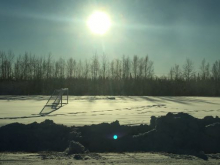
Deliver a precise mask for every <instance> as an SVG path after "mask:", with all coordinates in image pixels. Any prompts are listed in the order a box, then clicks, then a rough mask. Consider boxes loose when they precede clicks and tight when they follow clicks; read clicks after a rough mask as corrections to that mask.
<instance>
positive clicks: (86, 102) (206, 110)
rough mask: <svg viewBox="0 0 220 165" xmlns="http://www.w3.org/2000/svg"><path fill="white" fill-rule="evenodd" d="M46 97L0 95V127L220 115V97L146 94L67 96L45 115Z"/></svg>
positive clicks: (68, 124) (131, 123)
mask: <svg viewBox="0 0 220 165" xmlns="http://www.w3.org/2000/svg"><path fill="white" fill-rule="evenodd" d="M48 98H49V96H0V126H3V125H6V124H9V123H13V122H19V123H24V124H27V123H32V122H34V121H36V122H42V121H44V120H45V119H51V120H53V121H54V122H55V123H58V124H64V125H67V126H71V125H76V126H80V125H91V124H98V123H102V122H113V121H115V120H119V122H120V124H126V125H136V124H145V123H147V124H148V123H149V122H150V117H151V116H153V115H154V116H161V115H165V114H167V113H168V112H174V113H177V112H185V113H189V114H190V115H192V116H194V117H197V118H203V117H205V116H214V117H215V116H219V117H220V98H219V97H148V96H116V97H115V99H112V98H113V97H111V99H109V97H108V96H95V97H94V96H82V97H80V96H70V97H69V104H67V105H65V106H63V107H62V108H60V109H58V110H57V111H54V112H52V113H51V114H49V115H47V116H40V115H39V112H40V111H41V110H42V108H43V106H44V105H45V104H46V102H47V99H48Z"/></svg>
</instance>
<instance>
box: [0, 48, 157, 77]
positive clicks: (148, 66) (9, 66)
mask: <svg viewBox="0 0 220 165" xmlns="http://www.w3.org/2000/svg"><path fill="white" fill-rule="evenodd" d="M0 61H1V63H0V67H1V69H0V79H2V80H9V79H15V80H32V79H51V78H85V79H97V78H100V77H101V78H104V79H105V78H113V79H122V78H128V77H133V78H137V77H144V78H152V77H153V75H154V69H153V62H152V61H150V60H149V57H148V56H146V57H145V58H143V57H142V58H139V57H138V56H136V55H135V56H134V57H133V59H130V58H129V57H125V56H123V58H122V59H121V60H120V59H115V60H112V61H109V60H108V59H107V56H106V55H103V56H102V57H101V59H99V57H98V56H97V55H94V56H93V57H92V58H91V60H85V61H83V62H82V61H81V60H79V61H76V60H74V59H73V58H70V59H68V60H64V59H62V58H60V59H58V60H55V59H53V58H52V55H51V54H49V55H48V56H46V57H36V56H35V55H31V54H29V53H25V54H24V55H20V56H18V57H17V58H15V56H14V54H13V53H12V52H9V53H8V54H6V53H5V52H0Z"/></svg>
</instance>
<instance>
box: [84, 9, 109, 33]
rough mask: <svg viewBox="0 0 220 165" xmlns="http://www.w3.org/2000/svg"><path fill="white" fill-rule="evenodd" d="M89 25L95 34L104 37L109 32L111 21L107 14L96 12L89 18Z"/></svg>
mask: <svg viewBox="0 0 220 165" xmlns="http://www.w3.org/2000/svg"><path fill="white" fill-rule="evenodd" d="M87 25H88V27H89V28H90V30H91V31H92V32H93V33H95V34H100V35H103V34H105V33H106V32H107V31H108V30H109V28H110V26H111V20H110V18H109V16H108V15H107V14H106V13H104V12H101V11H96V12H94V13H93V14H92V15H91V16H90V17H89V19H88V22H87Z"/></svg>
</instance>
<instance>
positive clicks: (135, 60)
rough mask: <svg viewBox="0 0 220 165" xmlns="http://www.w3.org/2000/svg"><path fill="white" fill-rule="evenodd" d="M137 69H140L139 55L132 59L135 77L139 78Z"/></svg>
mask: <svg viewBox="0 0 220 165" xmlns="http://www.w3.org/2000/svg"><path fill="white" fill-rule="evenodd" d="M137 69H138V56H137V55H134V57H133V61H132V70H133V74H134V78H137Z"/></svg>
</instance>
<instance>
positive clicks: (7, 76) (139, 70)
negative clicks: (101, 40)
mask: <svg viewBox="0 0 220 165" xmlns="http://www.w3.org/2000/svg"><path fill="white" fill-rule="evenodd" d="M199 70H200V71H199V72H196V71H195V68H194V64H193V62H192V61H191V60H190V59H186V62H185V64H184V65H183V66H182V67H181V66H180V65H178V64H175V65H174V66H173V67H171V69H170V71H169V73H168V75H167V76H161V77H158V76H157V75H155V74H154V63H153V62H152V61H151V60H150V59H149V56H148V55H146V56H145V57H138V56H137V55H134V56H133V57H132V58H130V57H126V56H123V57H122V58H120V59H114V60H108V58H107V56H106V55H105V54H103V55H102V56H98V55H97V54H95V55H93V56H92V58H91V59H86V60H84V61H82V60H78V61H77V60H75V59H73V58H69V59H67V60H64V59H63V58H59V59H53V57H52V55H51V54H48V55H47V56H45V57H39V56H35V55H32V54H31V53H27V52H26V53H24V54H23V55H19V56H15V55H14V54H13V52H11V51H8V52H4V51H0V94H24V95H27V94H30V95H32V94H51V92H52V91H53V90H54V89H57V88H62V87H66V88H69V92H70V94H72V95H152V96H163V95H168V96H185V95H187V96H219V95H220V85H219V84H220V83H219V82H220V60H217V61H215V62H214V63H213V64H212V65H210V64H209V63H208V62H206V60H205V59H203V60H202V62H201V65H200V68H199Z"/></svg>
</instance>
